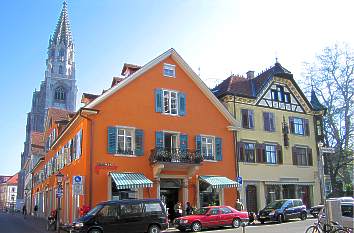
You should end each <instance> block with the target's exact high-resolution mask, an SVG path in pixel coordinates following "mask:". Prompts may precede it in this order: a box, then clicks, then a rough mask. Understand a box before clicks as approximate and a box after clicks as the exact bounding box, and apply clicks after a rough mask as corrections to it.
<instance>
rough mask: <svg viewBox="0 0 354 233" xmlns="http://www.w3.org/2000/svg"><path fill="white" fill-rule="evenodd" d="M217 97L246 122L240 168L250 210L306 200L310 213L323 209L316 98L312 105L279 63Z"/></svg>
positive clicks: (219, 90) (222, 87)
mask: <svg viewBox="0 0 354 233" xmlns="http://www.w3.org/2000/svg"><path fill="white" fill-rule="evenodd" d="M213 92H214V94H215V95H216V96H217V97H218V98H219V99H220V101H222V102H223V103H224V105H225V106H226V107H227V109H228V110H229V111H230V113H232V114H233V115H234V116H235V118H236V120H238V121H240V122H241V127H242V129H241V130H240V131H239V132H237V143H236V145H237V157H238V163H237V164H238V165H237V166H238V173H239V176H241V177H242V179H243V185H242V187H241V188H239V192H240V193H239V194H240V196H239V197H240V199H241V201H242V202H243V203H244V204H245V206H246V208H247V209H248V210H249V211H255V212H256V211H258V210H259V209H261V208H263V207H264V206H265V205H266V204H267V203H269V202H271V201H273V200H276V199H282V198H301V199H302V200H303V202H304V204H305V205H307V207H308V208H309V207H310V206H311V205H314V204H318V203H319V202H320V201H321V200H320V199H321V194H320V179H319V175H318V174H319V173H318V159H317V158H318V157H317V154H318V150H317V143H318V141H319V140H320V139H321V135H322V129H321V125H322V115H323V112H324V108H323V106H322V105H320V104H319V102H318V100H317V98H316V97H315V96H314V97H312V98H314V99H312V98H311V99H312V101H311V103H310V102H309V101H308V100H307V98H306V97H305V95H304V94H303V92H302V91H301V89H300V88H299V86H298V85H297V84H296V82H295V81H294V79H293V75H292V74H291V73H290V72H289V71H288V70H287V69H285V68H283V67H282V66H281V65H280V63H278V62H276V63H275V65H274V66H273V67H271V68H270V69H268V70H266V71H264V72H262V73H261V74H259V75H258V76H257V77H254V72H253V71H249V72H247V78H244V77H240V76H234V75H232V76H231V77H229V78H227V79H226V80H224V81H223V82H222V83H221V84H219V85H218V86H217V87H215V88H214V89H213ZM315 122H316V124H315ZM316 125H318V127H316ZM315 127H316V130H315Z"/></svg>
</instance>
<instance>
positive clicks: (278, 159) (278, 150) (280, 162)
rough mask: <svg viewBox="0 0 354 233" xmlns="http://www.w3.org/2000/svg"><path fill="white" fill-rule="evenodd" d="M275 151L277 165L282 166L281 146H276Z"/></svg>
mask: <svg viewBox="0 0 354 233" xmlns="http://www.w3.org/2000/svg"><path fill="white" fill-rule="evenodd" d="M276 149H277V152H276V153H277V163H278V164H283V151H282V147H281V145H279V144H278V145H277V146H276Z"/></svg>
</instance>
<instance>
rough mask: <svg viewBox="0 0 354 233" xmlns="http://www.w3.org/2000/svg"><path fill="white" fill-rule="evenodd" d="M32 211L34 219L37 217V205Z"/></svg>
mask: <svg viewBox="0 0 354 233" xmlns="http://www.w3.org/2000/svg"><path fill="white" fill-rule="evenodd" d="M33 211H34V217H37V211H38V205H35V206H34V208H33Z"/></svg>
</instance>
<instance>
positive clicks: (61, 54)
mask: <svg viewBox="0 0 354 233" xmlns="http://www.w3.org/2000/svg"><path fill="white" fill-rule="evenodd" d="M59 56H60V57H64V49H61V50H60V51H59Z"/></svg>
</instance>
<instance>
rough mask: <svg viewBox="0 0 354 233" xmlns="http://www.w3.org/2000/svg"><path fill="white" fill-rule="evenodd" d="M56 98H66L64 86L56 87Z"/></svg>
mask: <svg viewBox="0 0 354 233" xmlns="http://www.w3.org/2000/svg"><path fill="white" fill-rule="evenodd" d="M54 97H55V100H61V101H63V100H65V97H66V94H65V89H64V88H63V87H58V88H57V89H55V96H54Z"/></svg>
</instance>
